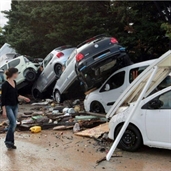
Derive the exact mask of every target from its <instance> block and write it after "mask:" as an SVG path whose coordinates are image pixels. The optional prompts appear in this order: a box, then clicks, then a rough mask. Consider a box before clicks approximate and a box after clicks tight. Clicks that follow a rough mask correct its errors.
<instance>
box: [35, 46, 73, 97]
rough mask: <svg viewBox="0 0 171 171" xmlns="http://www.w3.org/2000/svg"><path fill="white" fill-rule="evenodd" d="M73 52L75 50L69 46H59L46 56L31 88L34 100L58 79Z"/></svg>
mask: <svg viewBox="0 0 171 171" xmlns="http://www.w3.org/2000/svg"><path fill="white" fill-rule="evenodd" d="M74 50H75V48H74V47H72V46H69V45H66V46H61V47H58V48H56V49H54V50H53V51H52V52H50V53H49V54H48V55H47V56H46V58H45V59H44V60H43V62H42V65H41V68H40V71H41V73H40V75H39V77H38V79H37V81H36V82H35V83H34V85H33V87H32V95H33V97H34V98H35V99H37V98H41V97H42V95H43V94H44V92H45V91H46V90H47V88H48V87H49V86H50V85H52V83H53V82H54V81H55V80H56V79H59V77H60V76H61V74H62V71H63V67H64V66H65V63H66V60H67V59H68V57H69V56H70V54H71V53H72V52H73V51H74Z"/></svg>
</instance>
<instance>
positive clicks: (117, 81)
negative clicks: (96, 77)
mask: <svg viewBox="0 0 171 171" xmlns="http://www.w3.org/2000/svg"><path fill="white" fill-rule="evenodd" d="M125 75H126V72H125V70H124V71H120V72H118V73H116V74H114V75H113V76H112V77H110V78H109V80H108V81H107V82H106V84H104V86H103V87H102V88H101V90H100V94H101V97H102V101H103V104H105V106H107V108H110V107H111V106H112V105H113V104H114V102H115V101H116V100H117V98H118V97H119V96H120V95H121V94H122V92H123V91H124V90H125V88H126V87H127V85H126V81H125Z"/></svg>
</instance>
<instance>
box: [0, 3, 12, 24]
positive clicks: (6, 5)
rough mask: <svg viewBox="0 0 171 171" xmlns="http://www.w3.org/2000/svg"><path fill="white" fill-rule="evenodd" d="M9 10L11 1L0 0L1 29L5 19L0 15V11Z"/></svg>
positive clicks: (0, 14)
mask: <svg viewBox="0 0 171 171" xmlns="http://www.w3.org/2000/svg"><path fill="white" fill-rule="evenodd" d="M10 8H11V0H0V27H3V26H4V25H5V24H6V22H7V19H6V18H5V17H4V15H3V14H2V13H1V11H5V10H9V9H10Z"/></svg>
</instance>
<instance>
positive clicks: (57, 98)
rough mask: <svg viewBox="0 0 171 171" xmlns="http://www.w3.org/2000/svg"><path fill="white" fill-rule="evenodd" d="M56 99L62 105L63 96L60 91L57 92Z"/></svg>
mask: <svg viewBox="0 0 171 171" xmlns="http://www.w3.org/2000/svg"><path fill="white" fill-rule="evenodd" d="M54 97H55V100H56V102H57V103H61V101H62V100H61V94H60V92H59V91H58V90H56V91H55V94H54Z"/></svg>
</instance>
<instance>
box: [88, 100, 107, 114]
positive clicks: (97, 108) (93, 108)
mask: <svg viewBox="0 0 171 171" xmlns="http://www.w3.org/2000/svg"><path fill="white" fill-rule="evenodd" d="M90 112H94V113H105V109H104V107H103V106H102V104H101V103H100V102H98V101H94V102H92V103H91V105H90Z"/></svg>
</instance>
